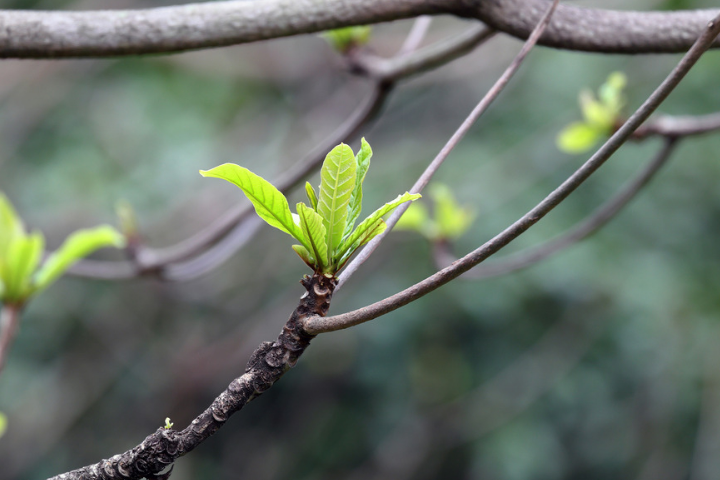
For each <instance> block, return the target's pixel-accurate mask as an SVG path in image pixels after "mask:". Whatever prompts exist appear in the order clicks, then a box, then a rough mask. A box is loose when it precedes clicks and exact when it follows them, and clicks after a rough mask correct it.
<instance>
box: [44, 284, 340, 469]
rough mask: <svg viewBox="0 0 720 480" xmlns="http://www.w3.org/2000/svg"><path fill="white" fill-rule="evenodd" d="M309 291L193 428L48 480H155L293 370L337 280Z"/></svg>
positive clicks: (161, 434) (162, 432)
mask: <svg viewBox="0 0 720 480" xmlns="http://www.w3.org/2000/svg"><path fill="white" fill-rule="evenodd" d="M302 284H303V286H304V287H305V289H306V290H307V292H306V293H305V294H304V295H303V296H302V298H301V299H300V303H299V305H298V307H297V308H296V309H295V311H294V312H293V313H292V315H291V316H290V319H289V320H288V321H287V323H286V324H285V326H284V327H283V330H282V332H281V333H280V335H279V336H278V338H277V340H275V342H263V343H262V344H261V345H260V346H259V347H258V348H257V350H255V352H254V353H253V354H252V356H251V357H250V360H249V361H248V364H247V367H246V368H245V373H244V374H243V375H242V376H241V377H238V378H236V379H235V380H233V381H232V382H231V383H230V385H229V386H228V388H227V389H226V390H225V391H224V392H223V393H221V394H220V395H219V396H218V397H217V398H216V399H215V400H214V401H213V403H212V405H210V407H209V408H208V409H206V410H205V411H204V412H203V413H201V414H200V415H199V416H198V417H197V418H196V419H195V420H193V421H192V423H191V424H190V425H189V426H188V427H187V428H185V429H184V430H182V431H176V430H173V429H165V428H163V427H161V428H159V429H158V430H157V431H156V432H155V433H153V434H151V435H149V436H148V437H147V438H146V439H145V440H143V442H142V443H141V444H140V445H138V446H136V447H135V448H133V449H132V450H129V451H127V452H125V453H123V454H120V455H115V456H113V457H112V458H110V459H108V460H102V461H100V462H98V463H96V464H94V465H89V466H87V467H83V468H80V469H77V470H73V471H72V472H68V473H65V474H62V475H58V476H55V477H52V479H51V480H139V479H141V478H148V479H151V478H157V476H158V474H159V473H160V472H162V471H163V470H164V469H165V468H167V467H168V466H170V465H172V464H173V462H174V461H175V460H176V459H178V458H179V457H182V456H183V455H185V454H187V453H189V452H190V451H192V450H193V449H195V447H197V446H198V445H200V444H201V443H202V442H204V441H205V440H207V439H208V438H209V437H210V436H211V435H212V434H214V433H215V432H216V431H218V430H219V429H220V427H222V426H223V425H224V424H225V422H226V421H227V420H228V418H230V416H231V415H232V414H234V413H235V412H237V411H239V410H240V409H241V408H242V407H244V406H245V405H246V404H247V403H249V402H250V401H251V400H253V399H254V398H257V397H258V396H260V395H261V394H262V393H263V392H265V391H266V390H267V389H268V388H270V387H271V386H273V384H274V383H275V382H277V381H278V380H279V379H280V377H282V376H283V374H285V372H287V371H288V370H289V369H290V368H292V367H294V366H295V364H296V363H297V361H298V358H299V357H300V355H302V353H303V352H304V351H305V349H306V348H307V347H308V345H310V341H311V340H312V339H313V338H314V335H311V334H308V333H307V332H305V331H304V330H303V329H302V324H303V321H304V319H305V318H307V317H309V316H314V315H321V316H322V315H325V314H326V313H327V310H328V308H329V307H330V299H331V298H332V293H333V290H334V289H335V280H334V279H332V278H327V277H325V276H322V275H315V276H313V277H308V276H306V277H305V278H303V280H302Z"/></svg>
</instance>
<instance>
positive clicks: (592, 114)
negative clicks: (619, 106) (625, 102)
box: [580, 90, 617, 132]
mask: <svg viewBox="0 0 720 480" xmlns="http://www.w3.org/2000/svg"><path fill="white" fill-rule="evenodd" d="M580 110H581V111H582V114H583V118H585V122H586V123H587V124H589V125H592V126H594V127H596V128H598V129H599V130H602V131H608V132H609V131H610V129H612V126H613V123H614V122H615V117H616V115H617V112H614V111H613V110H612V109H610V108H608V106H607V105H605V104H604V103H601V102H599V101H598V100H597V99H596V98H595V95H593V93H592V92H591V91H590V90H583V91H582V92H580Z"/></svg>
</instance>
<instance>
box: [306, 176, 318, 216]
mask: <svg viewBox="0 0 720 480" xmlns="http://www.w3.org/2000/svg"><path fill="white" fill-rule="evenodd" d="M305 194H307V197H308V201H309V202H310V206H311V207H312V209H313V210H315V211H316V212H317V204H318V199H317V195H316V194H315V189H314V188H313V186H312V185H310V182H305Z"/></svg>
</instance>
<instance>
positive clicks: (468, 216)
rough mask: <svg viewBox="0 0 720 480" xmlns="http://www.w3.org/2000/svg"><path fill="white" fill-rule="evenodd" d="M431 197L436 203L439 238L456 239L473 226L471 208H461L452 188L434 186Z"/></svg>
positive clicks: (440, 185) (441, 185) (439, 185)
mask: <svg viewBox="0 0 720 480" xmlns="http://www.w3.org/2000/svg"><path fill="white" fill-rule="evenodd" d="M430 195H431V196H432V197H433V200H434V201H435V221H436V223H437V236H438V237H440V238H441V239H454V238H458V237H460V236H461V235H462V234H463V233H465V232H466V231H467V229H468V228H469V227H470V225H471V224H472V221H473V220H474V215H473V213H472V211H471V210H470V209H469V208H464V207H461V206H460V205H459V204H458V203H457V201H456V200H455V197H454V196H453V194H452V190H450V187H448V186H447V185H443V184H439V183H438V184H434V185H433V186H432V187H431V189H430ZM404 216H405V215H403V217H404Z"/></svg>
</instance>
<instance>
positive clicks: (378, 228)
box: [337, 218, 387, 270]
mask: <svg viewBox="0 0 720 480" xmlns="http://www.w3.org/2000/svg"><path fill="white" fill-rule="evenodd" d="M385 229H387V224H386V223H385V221H384V220H383V219H382V218H379V219H378V220H377V221H376V222H375V223H373V224H372V225H371V226H370V228H368V229H366V230H365V233H363V234H362V235H361V236H360V238H358V239H357V240H355V242H353V244H352V245H350V247H349V248H348V249H347V250H346V251H345V253H344V254H343V255H342V257H340V258H339V259H338V261H337V264H338V270H340V269H341V268H342V267H343V266H344V265H345V262H347V261H348V259H349V258H350V257H351V256H352V254H353V253H355V250H357V249H358V248H360V247H362V246H363V245H365V244H366V243H368V242H369V241H370V240H372V239H373V238H375V237H377V236H378V235H380V234H381V233H383V232H384V231H385Z"/></svg>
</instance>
